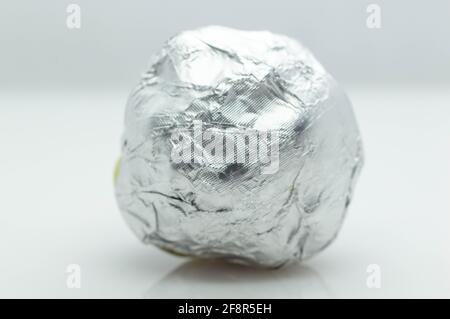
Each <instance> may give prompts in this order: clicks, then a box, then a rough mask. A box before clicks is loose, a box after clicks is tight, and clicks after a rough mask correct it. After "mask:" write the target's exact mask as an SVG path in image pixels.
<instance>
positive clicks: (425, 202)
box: [0, 86, 450, 298]
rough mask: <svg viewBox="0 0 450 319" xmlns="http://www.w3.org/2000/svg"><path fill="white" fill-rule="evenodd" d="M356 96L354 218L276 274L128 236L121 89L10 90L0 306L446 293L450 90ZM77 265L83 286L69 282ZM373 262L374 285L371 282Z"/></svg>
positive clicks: (5, 106) (3, 113) (2, 113)
mask: <svg viewBox="0 0 450 319" xmlns="http://www.w3.org/2000/svg"><path fill="white" fill-rule="evenodd" d="M348 92H349V95H350V98H351V100H352V101H353V104H354V107H355V110H356V115H357V119H358V121H359V124H360V128H361V131H362V134H363V139H364V145H365V152H366V163H365V167H364V168H363V171H362V174H361V177H360V180H359V183H358V185H357V188H356V194H355V197H354V201H353V203H352V204H351V207H350V211H349V215H348V216H347V219H346V222H345V224H344V227H343V229H342V232H341V233H340V235H339V237H338V238H337V240H336V241H335V242H334V243H333V244H332V245H331V246H330V247H329V248H328V249H326V250H325V251H324V252H322V253H321V254H320V255H318V256H317V257H315V258H313V259H311V260H309V261H307V262H305V263H304V264H302V265H299V266H293V267H290V268H287V269H281V270H275V271H268V270H255V269H251V268H245V267H239V266H232V265H224V264H217V263H211V262H200V261H190V260H189V259H185V258H179V257H174V256H170V255H167V254H166V253H164V252H161V251H159V250H158V249H156V248H154V247H146V246H143V245H142V244H140V243H139V242H138V241H137V239H136V238H134V237H133V235H132V233H131V232H130V231H129V230H128V229H127V228H126V226H125V224H124V222H123V221H122V219H121V216H120V215H119V212H118V210H117V208H116V204H115V200H114V196H113V187H112V170H113V166H114V162H115V159H116V158H117V156H118V154H119V139H120V134H121V131H122V115H123V110H124V104H125V100H126V97H127V92H126V91H123V90H118V91H115V92H112V93H111V92H106V91H105V92H102V93H98V92H96V93H94V92H88V91H77V92H70V91H68V92H64V91H62V92H59V93H55V92H43V91H35V92H33V91H9V92H2V94H1V96H0V131H1V134H0V145H1V148H0V155H1V161H0V163H1V164H0V194H1V197H0V198H1V199H0V252H1V263H0V270H1V271H0V297H44V298H45V297H58V298H79V297H87V298H90V297H106V298H109V297H112V298H115V297H125V298H141V297H149V298H158V297H161V298H170V297H180V298H214V297H218V298H220V297H223V298H228V297H233V298H239V297H247V298H259V297H261V298H262V297H267V298H281V297H286V298H309V297H319V298H322V297H323V298H329V297H338V298H340V297H360V298H370V297H375V298H378V297H387V298H392V297H447V298H449V297H450V249H449V246H448V245H449V243H450V232H449V228H450V200H449V191H450V165H449V163H450V134H449V133H450V129H449V124H450V123H449V118H450V106H449V104H450V90H449V88H448V86H447V87H440V88H423V87H411V88H395V87H391V88H379V87H375V88H351V89H349V90H348ZM104 114H109V116H108V117H106V118H105V117H104ZM69 264H78V265H80V267H81V288H80V289H69V288H67V286H66V280H67V275H68V274H67V273H66V268H67V266H68V265H69ZM370 264H377V265H379V266H380V269H381V287H380V288H368V287H367V285H366V280H367V277H368V276H369V274H368V273H367V272H366V270H367V267H368V266H369V265H370Z"/></svg>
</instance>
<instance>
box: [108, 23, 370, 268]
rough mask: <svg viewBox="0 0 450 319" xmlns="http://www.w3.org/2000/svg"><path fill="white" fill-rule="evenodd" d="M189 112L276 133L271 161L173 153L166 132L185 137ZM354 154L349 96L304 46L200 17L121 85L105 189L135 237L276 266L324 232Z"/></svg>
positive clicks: (328, 233) (209, 125)
mask: <svg viewBox="0 0 450 319" xmlns="http://www.w3.org/2000/svg"><path fill="white" fill-rule="evenodd" d="M195 121H200V122H201V124H202V127H201V130H202V132H203V131H206V130H208V129H209V130H215V132H220V133H221V134H223V135H227V134H231V133H232V132H245V131H246V130H253V131H258V132H262V131H266V132H267V131H276V132H277V134H278V136H279V138H278V141H277V142H278V167H277V170H276V171H275V172H272V173H269V174H267V173H264V172H263V169H262V168H263V163H260V162H249V163H220V161H216V160H215V159H214V158H213V159H211V158H206V157H205V158H202V160H201V161H197V162H188V161H184V162H181V163H180V162H177V163H175V162H174V160H173V151H174V148H175V147H176V143H177V141H175V140H174V139H173V135H174V132H175V131H177V132H185V133H186V134H185V136H184V138H188V135H189V134H188V133H190V132H192V131H193V127H194V123H195ZM182 134H184V133H182ZM194 146H195V147H198V148H200V152H199V153H198V154H200V156H202V152H201V149H202V148H203V147H204V146H203V145H194ZM236 147H240V146H239V145H236ZM194 151H195V150H194ZM251 151H252V150H249V152H251ZM247 155H248V154H247ZM213 157H214V156H213ZM362 163H363V152H362V146H361V138H360V134H359V131H358V127H357V124H356V121H355V118H354V115H353V112H352V107H351V103H350V101H349V99H348V98H347V96H346V95H345V93H344V92H343V91H342V90H341V89H340V88H339V87H338V85H337V84H336V82H335V81H334V79H333V78H332V77H331V76H330V75H329V74H328V73H327V72H326V71H325V70H324V68H323V67H322V66H321V65H320V63H319V62H318V61H317V60H316V59H315V58H314V56H313V55H312V54H311V53H310V52H309V51H308V50H307V49H306V48H305V47H303V46H302V45H301V44H300V43H299V42H297V41H295V40H293V39H291V38H288V37H286V36H283V35H276V34H273V33H270V32H266V31H239V30H234V29H230V28H225V27H218V26H212V27H205V28H201V29H198V30H194V31H185V32H182V33H180V34H178V35H177V36H175V37H173V38H171V39H169V40H168V41H167V42H166V43H165V45H164V46H163V48H162V49H161V51H160V52H159V53H158V54H156V55H155V56H154V57H153V59H152V61H151V64H150V66H149V68H148V70H147V71H146V72H145V73H144V75H143V76H142V78H141V81H140V83H139V85H138V86H137V88H136V89H135V90H134V91H133V92H132V94H131V95H130V97H129V100H128V103H127V107H126V114H125V130H124V134H123V141H122V156H121V161H120V166H119V173H118V176H117V180H116V183H115V187H116V198H117V202H118V205H119V207H120V210H121V212H122V214H123V216H124V218H125V220H126V222H127V223H128V225H129V226H130V227H131V229H132V230H133V231H134V233H135V234H136V235H137V236H138V237H139V238H140V239H141V240H142V241H143V242H144V243H151V244H154V245H156V246H158V247H160V248H162V249H164V250H167V251H171V252H174V253H177V254H181V255H190V256H197V257H205V258H225V259H227V260H231V261H236V262H241V263H246V264H256V265H262V266H267V267H279V266H282V265H284V264H286V263H288V262H290V261H294V260H301V259H304V258H307V257H310V256H312V255H314V254H315V253H317V252H319V251H320V250H322V249H323V248H324V247H326V246H327V245H328V244H329V243H330V242H332V241H333V239H334V238H335V237H336V235H337V233H338V231H339V229H340V228H341V224H342V222H343V219H344V217H345V214H346V211H347V208H348V206H349V203H350V200H351V197H352V192H353V189H354V185H355V181H356V179H357V176H358V174H359V171H360V169H361V167H362Z"/></svg>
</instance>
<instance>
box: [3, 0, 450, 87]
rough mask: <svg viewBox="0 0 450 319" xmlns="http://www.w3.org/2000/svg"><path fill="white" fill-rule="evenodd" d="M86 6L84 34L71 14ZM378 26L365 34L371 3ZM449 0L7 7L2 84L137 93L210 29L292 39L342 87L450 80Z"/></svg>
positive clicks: (102, 1) (139, 0)
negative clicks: (154, 60) (165, 50)
mask: <svg viewBox="0 0 450 319" xmlns="http://www.w3.org/2000/svg"><path fill="white" fill-rule="evenodd" d="M69 3H77V4H79V5H80V6H81V29H79V30H76V29H73V30H69V29H68V28H67V27H66V16H67V13H66V7H67V5H68V4H69ZM370 3H377V4H379V5H380V7H381V17H382V27H381V29H368V28H367V27H366V19H367V16H368V13H367V12H366V8H367V5H368V4H370ZM449 17H450V1H446V0H435V1H407V0H396V1H381V0H378V1H361V0H359V1H358V0H350V1H349V0H346V1H336V0H329V1H327V0H319V1H317V0H316V1H285V0H277V1H273V0H272V1H257V0H251V1H243V0H227V1H198V0H191V1H171V0H168V1H144V0H132V1H120V2H119V1H106V0H97V1H86V0H79V1H66V0H65V1H56V0H54V1H50V0H44V1H23V0H19V1H2V3H1V4H0V21H1V28H0V39H1V50H0V70H1V72H0V86H1V87H3V88H5V87H18V86H20V87H29V86H31V87H36V88H39V87H42V86H43V87H50V88H53V87H56V88H57V87H61V86H62V87H69V88H70V87H74V86H75V87H78V86H81V87H92V88H100V87H105V88H108V87H111V86H120V87H125V88H131V87H133V86H134V84H135V83H136V81H137V80H138V78H139V76H140V74H141V72H143V70H144V69H145V67H146V65H147V63H148V60H149V57H150V55H151V54H152V53H153V52H155V51H156V50H158V48H160V47H161V45H162V43H163V42H164V41H165V40H166V39H167V38H168V37H170V36H172V35H174V34H176V33H177V32H179V31H181V30H184V29H191V28H197V27H200V26H204V25H209V24H219V25H225V26H229V27H235V28H242V29H249V30H258V29H267V30H271V31H274V32H279V33H284V34H287V35H290V36H292V37H294V38H296V39H298V40H300V41H301V42H303V43H304V44H305V45H307V46H308V47H310V49H311V50H312V51H313V52H314V53H315V54H316V56H317V57H318V58H319V60H320V61H321V62H322V63H323V64H324V66H325V67H326V68H327V69H328V70H329V71H330V72H331V73H332V74H334V76H335V77H336V78H337V79H338V80H339V81H340V82H343V83H344V84H350V85H353V84H368V83H379V84H388V85H390V84H405V83H406V84H407V83H411V82H412V83H424V82H425V83H439V82H440V83H442V82H447V81H449V80H450V37H449V35H450V32H449V31H450V19H449Z"/></svg>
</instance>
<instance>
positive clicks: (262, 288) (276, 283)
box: [144, 260, 332, 298]
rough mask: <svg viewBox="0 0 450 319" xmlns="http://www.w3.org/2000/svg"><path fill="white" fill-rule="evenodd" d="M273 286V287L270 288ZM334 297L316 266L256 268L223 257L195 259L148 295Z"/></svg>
mask: <svg viewBox="0 0 450 319" xmlns="http://www.w3.org/2000/svg"><path fill="white" fill-rule="evenodd" d="M269 287H270V289H268V288H269ZM186 296H189V298H293V297H295V298H306V297H308V298H330V297H332V294H331V292H330V291H329V289H328V288H327V286H326V284H325V282H324V281H323V279H322V278H321V277H320V275H319V274H318V273H317V272H316V271H314V270H313V269H312V268H310V267H308V266H303V265H298V264H297V265H291V266H289V267H285V268H281V269H272V270H269V269H260V268H258V269H255V268H252V267H247V266H242V265H236V264H229V263H225V262H220V261H206V260H192V261H188V262H186V263H184V264H182V265H181V266H180V267H178V268H176V269H175V270H174V271H172V272H170V273H169V274H168V275H166V276H165V277H163V278H162V279H160V280H159V281H157V282H156V283H155V284H153V285H152V286H151V287H150V289H149V290H148V291H146V293H145V294H144V297H145V298H186Z"/></svg>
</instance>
